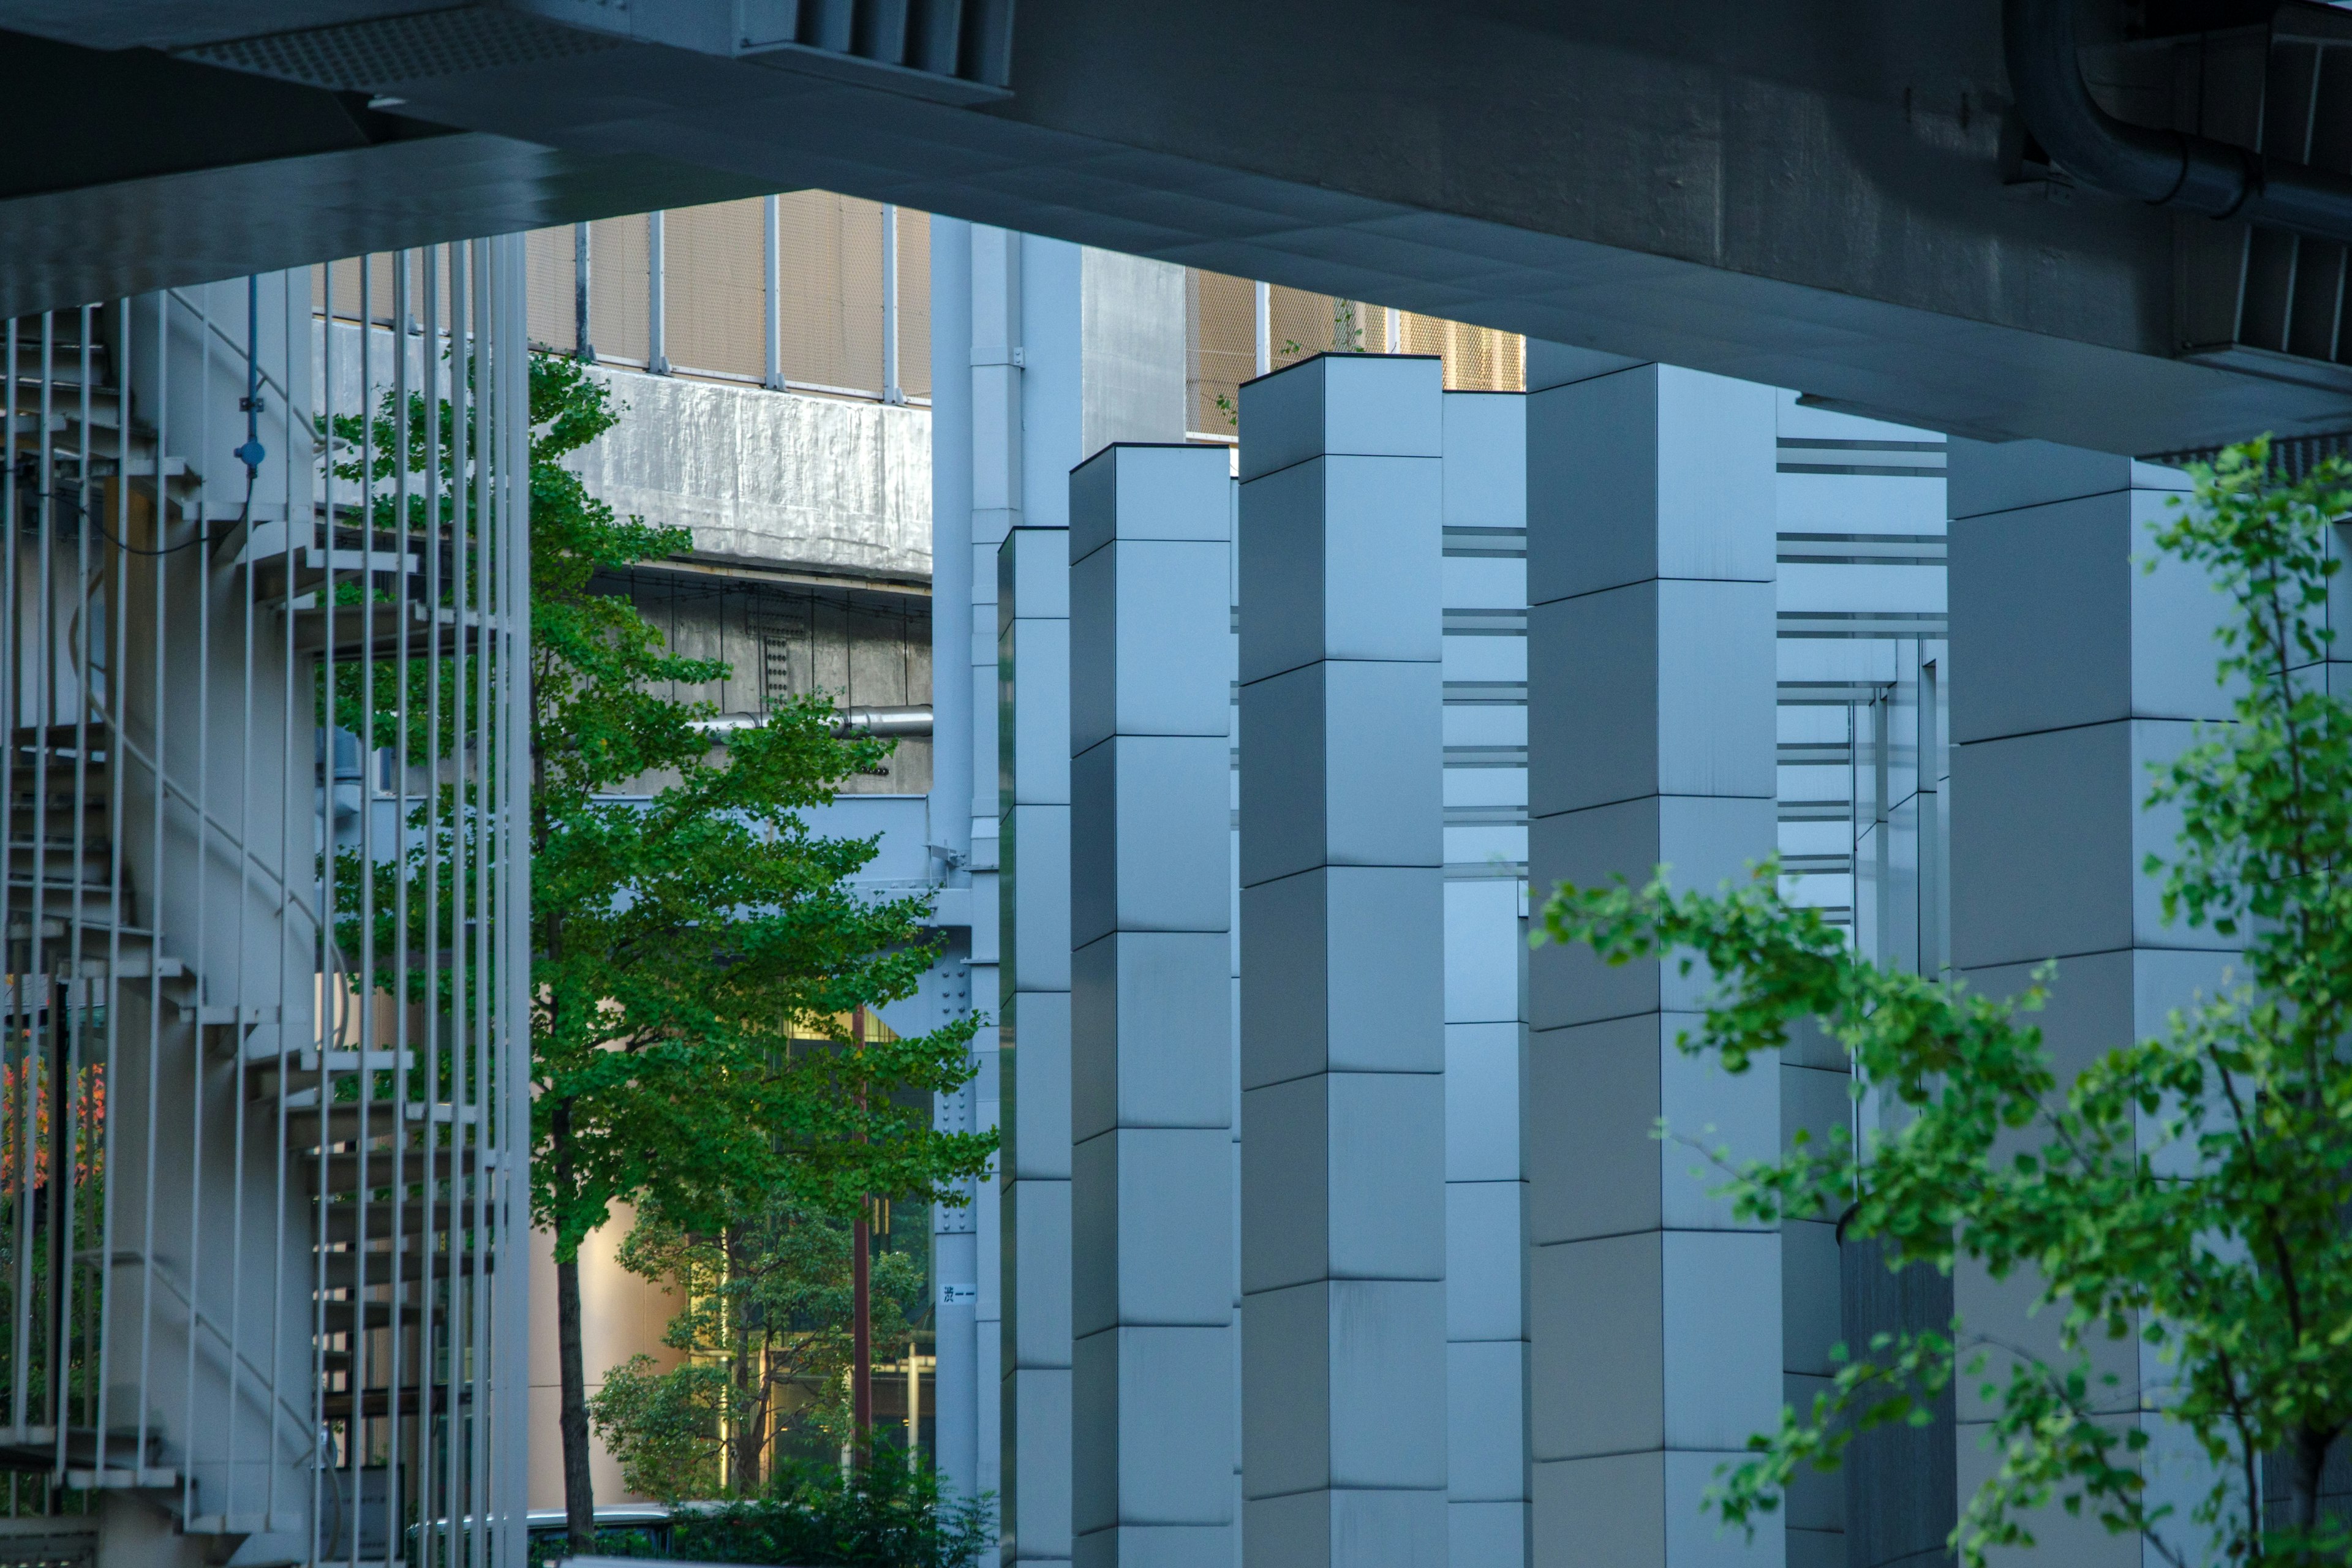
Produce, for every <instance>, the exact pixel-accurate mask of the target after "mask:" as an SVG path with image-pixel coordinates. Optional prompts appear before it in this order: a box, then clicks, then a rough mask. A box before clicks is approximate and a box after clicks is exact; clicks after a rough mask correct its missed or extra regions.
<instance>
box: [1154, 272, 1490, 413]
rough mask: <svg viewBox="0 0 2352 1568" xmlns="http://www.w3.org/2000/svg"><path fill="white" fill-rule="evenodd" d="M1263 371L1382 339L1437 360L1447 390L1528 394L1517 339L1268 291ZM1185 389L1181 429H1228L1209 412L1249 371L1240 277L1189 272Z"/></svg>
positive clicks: (1251, 298)
mask: <svg viewBox="0 0 2352 1568" xmlns="http://www.w3.org/2000/svg"><path fill="white" fill-rule="evenodd" d="M1267 295H1268V299H1267V312H1266V313H1267V318H1268V321H1269V322H1270V323H1271V329H1272V330H1271V333H1270V336H1271V340H1272V342H1271V347H1272V359H1273V363H1272V366H1271V368H1272V369H1275V370H1280V369H1282V368H1283V367H1284V366H1285V365H1289V364H1296V363H1298V362H1299V361H1300V360H1302V359H1306V358H1308V357H1309V356H1311V355H1314V354H1318V353H1334V352H1338V353H1350V352H1353V353H1387V352H1388V348H1389V343H1390V333H1391V331H1394V333H1395V341H1396V346H1397V352H1399V353H1410V354H1435V355H1437V356H1439V357H1440V358H1442V359H1443V360H1444V362H1445V385H1446V387H1447V389H1448V390H1449V391H1454V392H1520V391H1524V390H1526V387H1527V340H1526V339H1525V338H1522V337H1520V336H1519V335H1517V333H1515V332H1503V331H1496V330H1495V329H1493V328H1491V327H1474V326H1471V325H1469V324H1467V323H1465V322H1462V321H1444V320H1443V319H1441V318H1439V317H1435V316H1419V315H1415V314H1413V313H1412V312H1411V311H1409V310H1390V309H1388V308H1387V307H1385V306H1381V305H1372V304H1367V303H1365V302H1362V301H1360V300H1336V299H1334V298H1333V297H1332V296H1330V295H1328V294H1313V293H1308V292H1307V291H1305V290H1303V289H1286V288H1283V287H1282V286H1281V285H1280V284H1276V285H1275V286H1274V287H1273V288H1272V289H1268V290H1267ZM1184 299H1185V323H1184V346H1185V383H1186V388H1187V391H1188V393H1189V398H1188V401H1187V404H1186V416H1187V417H1188V418H1189V419H1190V420H1191V422H1192V423H1191V425H1190V426H1189V428H1191V429H1192V430H1193V431H1195V432H1197V433H1199V434H1202V435H1206V436H1227V435H1231V434H1233V433H1234V423H1233V416H1232V414H1231V413H1229V411H1227V410H1226V409H1223V408H1221V407H1219V406H1218V405H1217V401H1216V400H1217V398H1218V397H1219V396H1225V397H1234V398H1235V399H1236V402H1238V398H1237V389H1238V388H1239V386H1240V384H1241V383H1243V382H1244V381H1247V380H1248V379H1249V378H1250V377H1251V376H1252V375H1253V374H1255V372H1256V363H1257V330H1256V329H1257V322H1256V299H1255V290H1254V286H1253V285H1252V284H1250V283H1249V282H1247V281H1245V280H1244V279H1239V278H1228V277H1226V276H1224V275H1223V274H1222V273H1215V272H1202V271H1201V270H1199V269H1198V268H1188V269H1187V270H1186V273H1185V289H1184Z"/></svg>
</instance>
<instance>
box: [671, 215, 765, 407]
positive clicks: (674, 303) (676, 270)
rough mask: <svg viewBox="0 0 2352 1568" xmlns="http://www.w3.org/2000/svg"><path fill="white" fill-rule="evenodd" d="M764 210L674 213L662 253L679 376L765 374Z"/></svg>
mask: <svg viewBox="0 0 2352 1568" xmlns="http://www.w3.org/2000/svg"><path fill="white" fill-rule="evenodd" d="M764 205H765V203H764V201H763V199H762V198H761V197H758V196H754V197H752V198H751V199H750V200H748V201H739V202H715V203H712V204H711V205H708V206H699V207H678V208H673V209H672V210H671V212H670V214H669V216H668V218H667V225H668V226H667V228H666V229H665V230H664V232H663V237H662V245H663V275H664V276H663V283H664V293H665V298H666V300H667V304H668V317H667V323H666V324H667V329H668V344H667V353H668V354H669V360H670V364H671V366H672V368H674V369H676V370H678V371H683V372H692V371H702V372H706V373H709V374H719V375H730V376H743V377H746V378H748V379H751V380H753V381H756V380H758V379H759V378H760V377H761V375H762V374H765V372H766V369H767V345H766V342H764V339H763V336H762V334H763V331H764V326H763V322H764V320H765V316H764V311H765V309H766V303H765V284H764V281H763V279H762V276H761V275H762V273H763V272H764V271H765V270H766V266H765V259H764V258H765V253H766V243H765V240H764V238H763V232H764V215H763V211H762V209H763V207H764Z"/></svg>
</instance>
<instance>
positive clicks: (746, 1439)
mask: <svg viewBox="0 0 2352 1568" xmlns="http://www.w3.org/2000/svg"><path fill="white" fill-rule="evenodd" d="M726 1237H727V1238H726V1247H727V1277H728V1279H729V1280H730V1283H731V1282H733V1281H737V1280H740V1279H742V1277H743V1231H742V1227H741V1226H728V1227H727V1233H726ZM728 1310H729V1312H730V1320H731V1321H730V1325H729V1326H730V1331H731V1334H732V1337H733V1340H734V1345H733V1360H734V1363H735V1377H734V1383H735V1462H734V1465H733V1466H732V1467H731V1468H732V1469H733V1471H734V1473H733V1475H731V1476H730V1478H729V1479H730V1480H731V1481H733V1483H734V1486H735V1490H736V1492H737V1494H738V1495H740V1496H744V1497H749V1496H750V1495H751V1494H752V1493H753V1492H756V1491H758V1490H759V1489H760V1456H761V1449H762V1448H763V1447H766V1441H767V1436H768V1432H767V1426H768V1422H767V1401H766V1399H765V1398H764V1397H762V1398H761V1399H759V1400H757V1401H754V1400H753V1399H752V1397H751V1388H752V1384H753V1382H754V1377H755V1374H754V1372H753V1370H752V1366H751V1322H750V1321H749V1319H748V1316H747V1314H746V1313H745V1311H744V1309H743V1305H742V1302H741V1300H740V1298H739V1299H737V1300H736V1301H735V1303H734V1305H732V1306H730V1308H729V1309H728Z"/></svg>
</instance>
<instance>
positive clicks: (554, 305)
mask: <svg viewBox="0 0 2352 1568" xmlns="http://www.w3.org/2000/svg"><path fill="white" fill-rule="evenodd" d="M576 249H577V247H576V246H575V244H574V242H573V239H572V226H571V225H570V224H565V225H564V226H562V227H561V228H535V229H533V230H531V231H530V233H529V234H527V235H525V236H523V267H524V269H525V271H526V272H527V274H528V275H529V279H530V341H531V342H534V343H537V344H538V345H540V346H541V348H550V349H554V350H556V351H558V352H559V353H572V352H573V351H575V350H576V349H578V348H579V346H580V312H579V300H578V295H577V292H576V288H575V285H576V281H577V277H578V274H577V270H576V260H575V252H576Z"/></svg>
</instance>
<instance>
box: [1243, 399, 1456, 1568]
mask: <svg viewBox="0 0 2352 1568" xmlns="http://www.w3.org/2000/svg"><path fill="white" fill-rule="evenodd" d="M1442 395H1443V384H1442V380H1441V367H1440V365H1439V363H1438V362H1437V361H1436V360H1434V359H1422V358H1403V357H1393V358H1392V357H1387V356H1367V357H1358V356H1343V355H1330V356H1326V357H1321V358H1318V359H1314V360H1311V361H1307V362H1306V363H1302V364H1299V365H1296V366H1293V367H1291V368H1289V369H1286V370H1284V371H1281V372H1278V373H1276V374H1274V375H1271V376H1267V377H1265V378H1262V379H1260V380H1258V381H1255V382H1252V383H1251V384H1249V385H1248V386H1246V387H1244V389H1243V393H1242V398H1243V420H1242V428H1243V429H1244V431H1245V432H1246V433H1247V434H1246V435H1245V436H1244V442H1243V447H1242V456H1241V463H1242V470H1241V471H1242V480H1243V482H1242V500H1241V514H1242V515H1241V525H1240V526H1241V539H1240V569H1241V678H1242V693H1241V724H1242V764H1243V765H1242V776H1241V789H1242V803H1243V804H1242V844H1241V851H1242V870H1241V881H1242V893H1241V900H1242V956H1243V962H1242V1026H1241V1052H1242V1080H1243V1120H1244V1137H1243V1142H1242V1215H1243V1218H1242V1230H1243V1236H1242V1289H1243V1301H1244V1305H1243V1319H1242V1321H1243V1335H1242V1342H1243V1367H1244V1376H1243V1423H1244V1444H1243V1474H1244V1493H1245V1501H1244V1561H1245V1562H1247V1563H1250V1564H1252V1565H1254V1568H1319V1565H1323V1564H1334V1565H1337V1564H1346V1565H1349V1568H1388V1565H1390V1564H1394V1565H1396V1568H1405V1565H1407V1564H1415V1565H1417V1564H1425V1563H1438V1562H1442V1561H1444V1557H1445V1552H1446V1529H1447V1521H1446V1512H1447V1509H1446V1483H1447V1452H1446V1344H1445V1338H1446V1336H1445V1169H1444V1162H1445V1137H1444V1114H1445V1106H1444V1094H1445V1073H1444V1068H1445V1034H1444V882H1443V877H1444V871H1443V866H1442V856H1443V852H1444V851H1443V827H1442V819H1443V807H1442V789H1443V778H1442V775H1443V772H1444V767H1443V759H1442V749H1443V735H1442V690H1441V679H1442V677H1441V671H1442V666H1441V646H1442V642H1443V630H1442V623H1443V605H1442V592H1441V582H1440V578H1441V573H1440V568H1441V567H1442V565H1443V554H1442V550H1443V546H1442V531H1443V524H1442V521H1441V514H1442V495H1441V490H1442V484H1441V476H1440V472H1439V468H1440V451H1441V447H1442V441H1443V413H1442V401H1441V400H1442Z"/></svg>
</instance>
